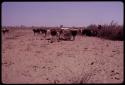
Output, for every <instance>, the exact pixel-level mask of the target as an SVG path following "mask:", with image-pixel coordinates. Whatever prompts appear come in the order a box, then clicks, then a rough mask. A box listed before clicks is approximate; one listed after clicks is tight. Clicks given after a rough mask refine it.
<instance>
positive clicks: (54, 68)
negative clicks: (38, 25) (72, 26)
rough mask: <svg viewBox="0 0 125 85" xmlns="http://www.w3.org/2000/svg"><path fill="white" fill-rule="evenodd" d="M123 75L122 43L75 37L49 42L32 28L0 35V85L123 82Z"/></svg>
mask: <svg viewBox="0 0 125 85" xmlns="http://www.w3.org/2000/svg"><path fill="white" fill-rule="evenodd" d="M49 37H51V36H48V35H47V38H49ZM123 72H124V71H123V41H111V40H106V39H100V38H97V37H87V36H76V39H75V40H74V41H60V42H57V41H55V42H54V43H50V42H48V40H46V39H45V38H44V37H43V35H35V36H34V34H33V32H32V30H31V29H11V30H10V32H9V33H6V34H4V35H3V34H2V83H6V84H15V83H16V84H24V83H26V84H45V83H47V84H53V83H63V84H72V83H122V82H123V80H124V79H123V77H124V76H123V74H124V73H123Z"/></svg>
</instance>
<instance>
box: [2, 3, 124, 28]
mask: <svg viewBox="0 0 125 85" xmlns="http://www.w3.org/2000/svg"><path fill="white" fill-rule="evenodd" d="M123 6H124V5H123V3H122V2H120V1H117V2H113V1H111V2H109V1H108V2H106V1H105V2H102V1H101V2H99V1H98V2H3V3H2V26H13V25H16V26H17V25H19V26H20V25H25V26H45V25H46V26H59V25H61V24H62V25H64V26H87V25H90V24H109V23H110V22H111V21H112V20H114V21H116V22H118V24H120V25H122V24H123V17H124V16H123V13H124V12H123Z"/></svg>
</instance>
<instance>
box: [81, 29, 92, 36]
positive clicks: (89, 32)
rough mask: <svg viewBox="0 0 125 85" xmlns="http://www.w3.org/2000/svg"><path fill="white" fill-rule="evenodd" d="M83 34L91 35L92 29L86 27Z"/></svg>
mask: <svg viewBox="0 0 125 85" xmlns="http://www.w3.org/2000/svg"><path fill="white" fill-rule="evenodd" d="M82 35H86V36H91V35H92V31H91V30H90V29H84V30H82Z"/></svg>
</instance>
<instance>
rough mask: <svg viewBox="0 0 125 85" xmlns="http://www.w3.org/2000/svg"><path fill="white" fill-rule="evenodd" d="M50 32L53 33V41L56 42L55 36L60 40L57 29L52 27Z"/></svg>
mask: <svg viewBox="0 0 125 85" xmlns="http://www.w3.org/2000/svg"><path fill="white" fill-rule="evenodd" d="M50 34H51V43H53V42H54V40H55V38H56V39H57V41H58V42H59V37H58V33H57V30H56V29H51V30H50Z"/></svg>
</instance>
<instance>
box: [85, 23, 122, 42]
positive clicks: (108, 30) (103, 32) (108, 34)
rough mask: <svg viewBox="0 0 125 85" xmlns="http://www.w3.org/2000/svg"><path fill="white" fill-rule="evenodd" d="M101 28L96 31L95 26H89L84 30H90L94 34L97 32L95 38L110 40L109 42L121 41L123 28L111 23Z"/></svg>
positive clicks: (96, 27)
mask: <svg viewBox="0 0 125 85" xmlns="http://www.w3.org/2000/svg"><path fill="white" fill-rule="evenodd" d="M101 26H102V28H101V29H98V26H97V25H92V24H91V25H89V26H87V27H86V29H90V30H92V31H94V32H97V35H95V36H97V37H100V38H105V39H110V40H123V36H124V35H123V26H121V25H118V24H117V23H114V22H113V21H112V22H111V23H110V24H109V25H107V24H104V25H101Z"/></svg>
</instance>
